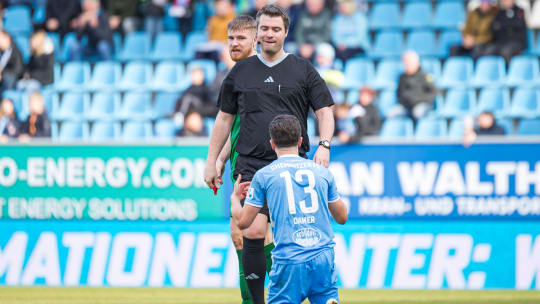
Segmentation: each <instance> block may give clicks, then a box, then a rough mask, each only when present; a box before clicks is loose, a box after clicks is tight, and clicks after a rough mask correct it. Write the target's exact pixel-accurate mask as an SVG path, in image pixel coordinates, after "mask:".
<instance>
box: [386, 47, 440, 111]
mask: <svg viewBox="0 0 540 304" xmlns="http://www.w3.org/2000/svg"><path fill="white" fill-rule="evenodd" d="M403 64H404V65H405V73H404V74H402V75H401V76H400V77H399V84H398V91H397V94H398V96H397V98H398V102H399V105H397V106H396V107H394V108H393V109H390V111H389V113H388V116H390V117H394V116H400V115H406V116H408V117H410V118H412V119H413V121H415V122H416V120H418V119H420V118H422V117H424V116H425V115H426V114H427V112H428V111H429V110H431V109H432V108H433V101H434V100H435V97H436V95H437V88H436V87H435V84H434V83H433V77H432V76H431V75H429V74H425V73H424V71H422V68H421V67H420V57H418V54H416V53H415V52H414V51H408V52H406V53H405V54H404V55H403Z"/></svg>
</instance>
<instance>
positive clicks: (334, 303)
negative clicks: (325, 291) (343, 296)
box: [326, 299, 338, 304]
mask: <svg viewBox="0 0 540 304" xmlns="http://www.w3.org/2000/svg"><path fill="white" fill-rule="evenodd" d="M326 304H338V301H337V300H336V299H329V300H328V301H326Z"/></svg>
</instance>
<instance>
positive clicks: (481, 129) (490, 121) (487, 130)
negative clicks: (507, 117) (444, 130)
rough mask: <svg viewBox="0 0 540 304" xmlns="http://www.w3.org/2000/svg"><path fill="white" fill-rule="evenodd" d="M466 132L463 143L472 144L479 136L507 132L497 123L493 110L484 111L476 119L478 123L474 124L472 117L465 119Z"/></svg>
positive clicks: (501, 134) (497, 134)
mask: <svg viewBox="0 0 540 304" xmlns="http://www.w3.org/2000/svg"><path fill="white" fill-rule="evenodd" d="M464 124H465V126H464V127H465V134H464V138H463V144H464V145H465V146H470V145H471V144H472V143H473V142H474V141H475V140H476V137H477V136H504V135H506V132H505V131H504V129H503V128H502V127H501V126H499V125H498V124H497V122H496V121H495V117H494V116H493V113H491V112H482V113H480V115H478V117H477V119H476V125H474V124H473V122H472V118H471V117H469V118H466V119H465V122H464Z"/></svg>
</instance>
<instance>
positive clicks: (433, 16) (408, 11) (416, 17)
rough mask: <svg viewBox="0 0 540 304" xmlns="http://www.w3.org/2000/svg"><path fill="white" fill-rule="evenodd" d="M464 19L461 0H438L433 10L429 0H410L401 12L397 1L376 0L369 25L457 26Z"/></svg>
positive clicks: (409, 26)
mask: <svg viewBox="0 0 540 304" xmlns="http://www.w3.org/2000/svg"><path fill="white" fill-rule="evenodd" d="M464 21H465V7H464V6H463V1H459V0H456V1H439V2H438V3H437V5H436V6H435V10H433V8H432V5H431V2H430V1H414V2H413V1H411V2H407V3H406V4H405V7H404V9H403V13H402V12H401V10H400V6H399V3H397V2H389V1H376V2H375V3H374V4H373V7H372V9H371V13H370V15H369V24H370V27H372V28H374V29H377V28H397V27H403V28H415V27H434V28H457V27H458V26H459V25H460V24H462V23H463V22H464Z"/></svg>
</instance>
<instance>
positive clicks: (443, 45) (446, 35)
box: [437, 30, 462, 58]
mask: <svg viewBox="0 0 540 304" xmlns="http://www.w3.org/2000/svg"><path fill="white" fill-rule="evenodd" d="M461 38H462V36H461V32H460V31H458V30H445V31H443V32H442V33H441V34H440V35H439V43H438V44H437V54H438V56H439V57H441V58H445V57H448V55H450V47H451V46H452V45H461Z"/></svg>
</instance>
